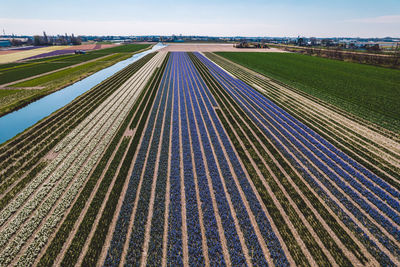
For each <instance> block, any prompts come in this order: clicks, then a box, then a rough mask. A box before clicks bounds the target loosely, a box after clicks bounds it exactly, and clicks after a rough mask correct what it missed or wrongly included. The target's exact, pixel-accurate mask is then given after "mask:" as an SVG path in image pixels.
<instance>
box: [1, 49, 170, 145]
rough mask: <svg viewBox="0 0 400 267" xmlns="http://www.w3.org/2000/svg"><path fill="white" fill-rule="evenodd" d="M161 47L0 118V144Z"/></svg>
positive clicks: (131, 58) (133, 57)
mask: <svg viewBox="0 0 400 267" xmlns="http://www.w3.org/2000/svg"><path fill="white" fill-rule="evenodd" d="M163 47H165V45H163V44H161V43H158V44H156V45H155V46H153V47H152V49H149V50H146V51H144V52H141V53H138V54H135V55H133V56H132V57H130V58H128V59H126V60H123V61H120V62H118V63H116V64H114V65H112V66H110V67H107V68H105V69H103V70H100V71H98V72H96V73H94V74H92V75H90V76H88V77H86V78H84V79H82V80H80V81H78V82H76V83H74V84H72V85H70V86H67V87H65V88H63V89H61V90H59V91H57V92H54V93H52V94H50V95H47V96H45V97H43V98H41V99H39V100H37V101H35V102H32V103H30V104H29V105H27V106H25V107H23V108H21V109H19V110H17V111H14V112H12V113H9V114H7V115H5V116H3V117H0V144H1V143H3V142H5V141H7V140H9V139H11V138H13V137H14V136H16V135H17V134H19V133H21V132H23V131H24V130H25V129H27V128H29V127H31V126H32V125H34V124H35V123H36V122H38V121H39V120H41V119H43V118H45V117H47V116H49V115H50V114H51V113H53V112H54V111H56V110H58V109H60V108H62V107H64V106H65V105H67V104H68V103H70V102H71V101H72V100H74V99H75V98H76V97H78V96H80V95H81V94H83V93H85V92H86V91H88V90H90V89H91V88H92V87H94V86H95V85H97V84H99V83H101V82H102V81H104V80H105V79H107V78H108V77H110V76H112V75H113V74H114V73H116V72H118V71H120V70H122V69H123V68H125V67H126V66H128V65H129V64H132V63H133V62H135V61H137V60H139V59H140V58H142V57H144V56H145V55H147V54H149V53H152V52H154V51H156V50H158V49H160V48H163Z"/></svg>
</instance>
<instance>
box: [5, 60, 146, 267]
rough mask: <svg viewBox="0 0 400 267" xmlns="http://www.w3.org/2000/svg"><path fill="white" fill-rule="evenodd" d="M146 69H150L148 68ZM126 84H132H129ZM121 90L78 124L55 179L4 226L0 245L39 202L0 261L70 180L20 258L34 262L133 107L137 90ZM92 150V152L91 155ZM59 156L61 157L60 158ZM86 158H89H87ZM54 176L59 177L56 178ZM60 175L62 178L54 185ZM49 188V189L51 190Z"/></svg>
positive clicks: (17, 246)
mask: <svg viewBox="0 0 400 267" xmlns="http://www.w3.org/2000/svg"><path fill="white" fill-rule="evenodd" d="M152 65H153V64H152ZM146 69H147V70H149V69H148V68H146ZM149 71H150V70H149ZM149 73H150V72H149ZM138 74H140V76H137V77H139V78H141V77H142V76H143V73H138ZM148 75H149V74H148V73H147V75H146V76H148ZM134 76H136V75H134ZM129 85H132V84H131V83H130V84H129ZM121 91H122V92H123V93H122V95H121V94H120V96H119V98H118V96H115V97H110V98H113V99H115V101H114V102H111V101H107V102H108V105H107V106H105V107H102V111H103V112H101V111H100V112H97V110H96V111H95V112H94V113H97V115H101V116H91V117H88V120H90V122H89V123H86V124H85V125H86V127H85V128H83V129H82V127H80V128H81V130H80V131H79V133H73V135H74V136H75V137H76V138H69V139H68V142H67V145H65V146H64V148H65V149H63V150H62V152H61V153H63V152H65V151H68V152H69V151H71V150H72V152H70V154H69V155H68V157H67V158H65V159H64V160H63V161H62V162H61V164H60V167H59V169H57V170H56V171H55V172H54V173H53V175H52V178H55V179H50V181H49V182H47V183H45V184H44V185H43V186H42V188H40V190H39V191H38V192H37V193H36V194H35V195H34V197H33V198H32V199H30V200H29V201H28V203H27V205H26V206H25V207H24V208H23V209H22V210H21V211H20V213H19V214H18V216H16V217H15V218H14V219H13V220H12V222H11V223H10V224H9V225H8V227H7V228H6V231H3V232H1V233H0V240H1V241H0V242H1V246H3V245H4V244H5V243H6V242H3V240H6V241H8V240H9V239H10V237H12V235H13V234H15V233H16V232H17V231H18V229H19V228H20V226H21V225H22V224H23V223H24V221H25V220H26V219H27V218H29V216H31V215H32V213H33V212H34V211H35V208H36V207H37V206H38V205H40V207H39V208H38V209H37V210H36V211H35V213H34V216H32V218H31V219H30V220H29V221H28V222H27V223H26V225H24V227H23V229H22V230H20V231H19V232H17V235H16V237H15V238H14V239H13V240H12V242H10V243H9V244H8V245H7V247H6V248H5V249H4V251H3V252H2V253H1V255H0V262H1V263H5V264H8V263H9V262H10V261H11V260H12V258H13V257H15V255H16V254H17V253H18V252H19V250H20V249H21V247H22V246H23V245H24V244H25V242H26V241H27V240H28V239H29V238H30V237H31V235H32V233H33V232H34V231H36V229H37V227H38V226H39V225H40V223H41V222H42V220H43V219H44V218H45V217H46V216H48V214H49V212H50V211H51V209H52V208H53V206H54V205H55V204H56V203H57V200H58V199H60V197H61V196H62V195H63V193H64V191H65V190H66V189H67V188H68V187H69V186H70V185H69V184H70V183H71V181H73V184H72V185H71V186H70V188H69V190H68V191H67V193H66V194H65V195H64V196H63V198H62V200H61V201H59V203H58V205H57V207H56V208H55V210H54V212H52V213H51V214H52V215H51V216H50V218H49V219H48V220H47V221H46V223H45V224H43V226H42V228H41V229H40V231H39V232H38V233H37V234H36V235H35V239H34V241H33V242H32V243H31V244H30V246H29V248H28V249H27V250H26V251H25V253H24V255H23V257H22V258H21V261H20V264H21V266H22V265H24V266H26V265H27V264H32V263H33V261H34V260H35V257H36V256H37V254H38V253H39V252H40V249H41V248H42V247H43V246H44V245H45V243H46V241H47V240H48V237H49V236H50V235H51V233H52V231H53V230H54V228H55V227H56V225H57V223H58V222H59V221H60V220H61V219H62V215H63V214H64V213H65V211H66V210H67V209H68V208H69V206H70V205H71V203H72V202H73V200H74V199H75V197H76V195H77V193H78V192H79V189H80V188H81V187H82V185H83V184H84V182H85V181H86V179H87V177H88V174H89V173H90V170H91V169H92V168H93V167H94V165H95V164H96V162H97V160H98V158H99V157H100V155H101V153H102V152H103V151H104V150H105V148H106V145H107V144H108V143H109V142H110V140H111V138H112V136H113V135H114V133H115V132H116V131H117V129H118V127H119V125H120V124H121V123H122V120H123V118H124V117H125V116H126V114H127V113H128V112H129V108H130V106H132V104H133V102H134V100H135V98H136V97H133V95H134V94H136V96H137V91H136V90H131V89H130V88H129V87H126V88H125V90H120V92H121ZM117 98H118V99H117ZM116 102H117V103H116ZM118 102H119V103H118ZM99 108H100V107H99ZM121 109H122V110H121ZM96 117H97V118H96ZM96 119H98V120H96ZM85 121H86V120H85ZM110 127H111V128H110ZM85 129H89V130H85ZM104 135H105V136H104ZM103 136H104V137H103ZM79 141H80V142H79ZM64 143H65V142H64ZM76 144H78V145H76ZM73 148H76V149H73ZM92 151H94V152H93V154H92ZM68 152H67V153H68ZM61 153H60V154H61ZM89 157H90V158H89ZM57 158H58V157H57ZM62 158H64V157H62ZM62 158H61V157H60V159H62ZM88 158H89V160H88V161H87V159H88ZM72 163H73V164H72ZM82 166H83V169H82V170H81V172H80V175H79V177H78V178H75V179H74V176H75V175H76V173H77V172H78V171H79V170H80V169H81V167H82ZM65 172H66V174H65ZM46 174H47V172H46ZM56 177H58V178H59V179H56ZM61 177H62V179H61V181H59V183H58V184H56V183H57V181H58V180H60V178H61ZM53 188H54V189H53ZM52 189H53V190H52ZM51 190H52V192H51V193H50V191H51ZM46 195H48V198H47V199H46V200H45V201H44V202H43V198H45V197H46ZM14 208H15V206H14ZM2 218H3V217H2Z"/></svg>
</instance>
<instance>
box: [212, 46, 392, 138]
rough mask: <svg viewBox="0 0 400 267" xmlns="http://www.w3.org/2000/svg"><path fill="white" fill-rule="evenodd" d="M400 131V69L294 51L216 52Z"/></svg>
mask: <svg viewBox="0 0 400 267" xmlns="http://www.w3.org/2000/svg"><path fill="white" fill-rule="evenodd" d="M217 54H218V55H221V56H223V57H225V58H227V59H229V60H231V61H233V62H235V63H238V64H241V65H243V66H245V67H247V68H250V69H252V70H254V71H256V72H258V73H261V74H263V75H267V76H268V77H272V78H274V79H277V80H280V81H282V82H285V83H286V84H289V85H292V86H293V87H296V88H298V89H300V90H302V91H304V92H305V93H307V94H310V95H313V96H315V97H317V98H320V99H322V100H323V101H325V102H328V103H331V104H333V105H335V106H337V107H339V108H341V109H343V110H345V111H347V112H350V113H352V114H354V115H356V116H358V117H362V118H364V119H366V120H369V121H371V122H373V123H376V124H378V125H381V126H383V127H385V128H388V129H390V130H393V131H397V132H400V105H399V104H398V103H399V102H400V70H397V69H387V68H383V67H376V66H370V65H364V64H357V63H350V62H342V61H338V60H331V59H325V58H320V57H311V56H307V55H299V54H292V53H262V54H254V53H229V52H222V53H217Z"/></svg>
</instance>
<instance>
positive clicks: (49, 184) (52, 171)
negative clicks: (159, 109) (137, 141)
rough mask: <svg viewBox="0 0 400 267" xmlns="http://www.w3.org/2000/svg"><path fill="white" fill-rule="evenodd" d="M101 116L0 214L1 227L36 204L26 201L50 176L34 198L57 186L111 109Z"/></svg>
mask: <svg viewBox="0 0 400 267" xmlns="http://www.w3.org/2000/svg"><path fill="white" fill-rule="evenodd" d="M112 104H113V103H110V108H111V109H112ZM101 115H102V116H101V117H100V116H99V117H98V120H93V119H92V118H88V119H89V120H91V121H90V123H89V124H87V127H88V128H87V129H85V130H82V131H81V132H80V133H79V134H78V135H77V136H76V138H74V139H73V140H72V141H70V142H69V144H68V145H67V146H66V147H65V149H64V150H63V151H61V152H60V154H59V155H58V156H57V157H56V158H55V159H54V160H53V161H52V162H51V163H50V164H49V165H48V166H47V167H46V168H45V169H44V170H43V171H42V172H41V173H40V174H39V175H38V176H37V177H36V178H35V179H34V180H33V182H32V183H30V184H29V186H28V187H26V188H25V189H24V190H23V191H22V192H21V193H20V194H19V195H18V196H17V198H16V199H15V200H13V201H12V202H11V203H10V204H9V205H8V206H7V207H6V208H5V209H4V210H2V211H1V212H0V226H3V224H4V223H5V222H6V221H7V220H8V219H9V217H10V216H11V215H12V214H13V213H15V212H16V211H17V210H18V209H19V208H20V206H21V205H23V204H24V203H26V206H28V205H32V204H34V203H35V201H33V200H32V199H31V200H30V201H28V202H26V199H27V198H28V197H30V196H32V194H33V193H34V192H35V190H36V189H37V188H38V187H39V185H41V184H42V183H43V182H44V181H45V179H46V178H47V177H49V176H50V175H51V178H50V179H49V180H48V181H46V182H45V183H43V185H42V187H41V188H40V191H39V192H37V194H35V195H34V196H33V197H35V198H37V199H42V198H41V196H42V194H43V193H44V194H45V195H47V194H48V192H49V191H50V190H51V189H52V188H54V187H55V185H56V184H57V182H58V181H59V178H60V174H63V173H64V172H65V171H66V170H67V169H68V168H69V166H70V165H71V164H72V163H73V162H74V161H75V160H76V158H77V157H78V156H79V155H80V153H81V151H82V150H83V149H84V148H85V145H86V144H87V143H89V142H90V140H91V138H93V136H94V135H95V134H96V133H97V131H98V129H99V128H101V126H102V125H103V124H104V123H105V122H106V119H107V115H111V112H110V109H108V110H107V109H104V112H102V113H101ZM78 144H79V145H78ZM73 149H74V150H73ZM57 167H58V169H57ZM0 236H1V234H0ZM1 240H2V239H1V238H0V246H1Z"/></svg>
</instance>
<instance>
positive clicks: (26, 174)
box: [0, 54, 154, 209]
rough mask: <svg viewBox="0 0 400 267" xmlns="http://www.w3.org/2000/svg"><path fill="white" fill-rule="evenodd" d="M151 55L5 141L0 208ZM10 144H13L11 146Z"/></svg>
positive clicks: (0, 175)
mask: <svg viewBox="0 0 400 267" xmlns="http://www.w3.org/2000/svg"><path fill="white" fill-rule="evenodd" d="M153 56H154V54H151V55H148V56H146V57H144V58H142V59H141V60H139V61H137V62H136V63H133V64H132V65H130V66H129V67H127V68H126V69H124V71H121V72H120V73H118V74H116V75H114V76H112V77H111V78H109V79H108V80H106V81H105V82H104V83H102V84H100V85H99V86H96V87H95V88H93V89H92V90H90V91H89V92H88V93H86V94H85V95H83V96H82V97H80V98H78V99H77V100H75V101H73V102H72V103H71V104H70V105H68V106H67V107H65V108H63V109H62V110H60V111H58V112H57V113H55V114H53V115H52V116H50V117H49V118H47V119H45V120H44V121H43V122H41V123H39V124H38V125H36V126H34V127H33V128H31V129H29V130H28V131H27V132H26V133H24V134H22V135H21V136H20V137H17V138H16V139H15V140H13V141H12V142H11V143H10V144H7V145H6V146H5V147H9V148H10V149H8V150H5V151H4V152H3V154H2V155H1V156H0V157H4V159H5V160H4V161H2V164H1V165H2V166H3V167H4V169H3V170H4V171H3V172H2V173H1V174H0V177H1V178H2V182H3V183H2V184H1V185H0V193H3V192H6V194H5V195H4V196H3V197H2V198H1V200H0V209H2V208H3V207H4V206H5V205H6V204H7V203H8V202H9V201H10V200H11V199H12V198H13V197H14V196H15V195H16V194H17V193H18V192H19V191H20V190H22V189H23V188H24V187H25V186H26V185H27V184H28V183H29V182H30V181H31V180H32V178H33V177H34V176H35V175H36V174H37V173H38V167H41V166H42V165H43V163H40V164H39V166H38V162H39V160H40V159H41V158H42V157H43V156H45V155H46V154H47V153H48V152H49V151H50V150H51V149H52V148H53V147H54V146H55V144H56V143H57V142H59V141H60V140H61V139H62V138H64V137H65V136H66V135H67V134H68V133H69V132H70V131H72V129H74V128H75V127H76V126H77V125H78V124H79V123H81V122H82V121H83V119H84V118H85V117H86V116H88V114H90V113H91V112H92V111H93V110H94V109H95V108H97V107H98V106H99V105H100V104H101V103H102V102H103V101H105V99H107V97H109V96H110V95H111V94H112V93H113V92H114V91H115V90H117V89H118V88H119V86H120V85H121V84H122V83H124V82H125V81H126V80H127V79H128V78H129V77H130V76H131V75H132V74H134V73H135V72H137V71H138V70H139V69H140V68H141V67H142V66H143V65H144V64H145V63H146V62H147V61H148V60H150V59H151V58H152V57H153ZM44 125H46V128H45V129H46V130H43V127H44ZM10 145H13V146H12V147H11V146H10ZM7 164H8V165H7ZM6 166H7V167H6ZM39 169H41V168H39Z"/></svg>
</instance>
